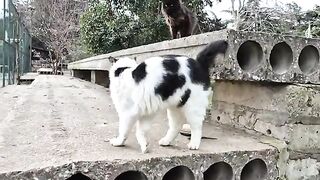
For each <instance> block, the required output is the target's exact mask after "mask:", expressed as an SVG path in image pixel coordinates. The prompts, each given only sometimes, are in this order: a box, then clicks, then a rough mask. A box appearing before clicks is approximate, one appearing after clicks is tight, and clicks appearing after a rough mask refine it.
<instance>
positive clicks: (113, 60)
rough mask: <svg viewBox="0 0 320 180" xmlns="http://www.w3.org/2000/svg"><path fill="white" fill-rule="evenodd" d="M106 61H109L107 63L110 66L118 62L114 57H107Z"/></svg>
mask: <svg viewBox="0 0 320 180" xmlns="http://www.w3.org/2000/svg"><path fill="white" fill-rule="evenodd" d="M108 60H109V62H110V63H111V64H112V63H115V62H117V61H118V59H116V58H115V57H112V56H109V57H108Z"/></svg>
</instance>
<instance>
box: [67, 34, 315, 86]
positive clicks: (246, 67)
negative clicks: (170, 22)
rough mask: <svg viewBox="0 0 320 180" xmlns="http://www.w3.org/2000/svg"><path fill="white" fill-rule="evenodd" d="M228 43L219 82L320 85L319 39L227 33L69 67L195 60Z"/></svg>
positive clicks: (217, 71)
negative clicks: (171, 57) (124, 60)
mask: <svg viewBox="0 0 320 180" xmlns="http://www.w3.org/2000/svg"><path fill="white" fill-rule="evenodd" d="M221 39H224V40H227V41H228V43H229V48H228V50H227V52H226V55H225V56H224V58H220V59H221V60H216V61H215V65H214V68H213V72H212V78H213V79H218V80H241V81H265V82H270V81H271V82H281V83H304V84H306V83H313V84H320V81H319V77H320V71H319V67H320V63H319V48H318V47H319V46H320V41H319V39H310V38H303V37H295V36H282V35H276V34H268V33H256V32H245V31H234V30H228V29H224V30H221V31H214V32H208V33H203V34H198V35H193V36H188V37H185V38H179V39H174V40H168V41H163V42H157V43H153V44H148V45H143V46H139V47H134V48H129V49H124V50H120V51H116V52H112V53H108V54H102V55H98V56H94V57H90V58H87V59H83V60H80V61H76V62H72V63H70V64H68V69H72V70H109V69H110V66H111V65H110V63H109V62H108V60H107V58H108V57H109V56H113V57H123V56H127V57H130V58H136V59H137V61H139V62H141V61H144V60H145V59H146V58H149V57H153V56H159V55H164V54H180V55H186V56H189V57H192V58H195V57H196V56H197V54H198V53H199V52H200V51H201V50H202V49H203V48H204V47H205V46H206V45H207V44H208V43H210V42H212V41H216V40H221Z"/></svg>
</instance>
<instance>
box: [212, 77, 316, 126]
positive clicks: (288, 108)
mask: <svg viewBox="0 0 320 180" xmlns="http://www.w3.org/2000/svg"><path fill="white" fill-rule="evenodd" d="M319 88H320V87H319V86H316V85H286V84H278V83H258V82H245V81H216V82H215V84H214V90H213V91H214V93H213V94H214V97H213V108H215V109H214V111H216V114H217V116H218V114H221V113H222V112H224V111H225V112H229V114H230V112H232V115H231V116H232V117H231V119H234V121H237V122H239V121H243V119H245V121H248V122H244V123H249V125H250V124H252V123H253V122H255V121H256V120H258V119H259V120H261V121H264V122H270V123H272V124H274V125H277V126H281V125H284V124H306V125H320V96H319V94H320V89H319ZM226 106H228V107H227V108H225V107H226ZM213 114H215V113H213Z"/></svg>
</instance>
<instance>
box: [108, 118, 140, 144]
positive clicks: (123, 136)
mask: <svg viewBox="0 0 320 180" xmlns="http://www.w3.org/2000/svg"><path fill="white" fill-rule="evenodd" d="M124 114H125V113H124ZM136 120H137V119H136V117H135V116H132V115H122V116H120V118H119V134H118V137H116V138H113V139H111V140H110V144H111V145H112V146H123V145H124V143H125V141H126V140H127V138H128V135H129V133H130V131H131V129H132V127H133V125H134V124H135V122H136Z"/></svg>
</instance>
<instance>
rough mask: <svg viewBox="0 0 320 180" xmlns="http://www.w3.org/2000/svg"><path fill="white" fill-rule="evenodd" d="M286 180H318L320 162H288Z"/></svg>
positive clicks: (302, 160)
mask: <svg viewBox="0 0 320 180" xmlns="http://www.w3.org/2000/svg"><path fill="white" fill-rule="evenodd" d="M286 176H287V178H288V180H301V179H308V180H318V179H320V162H319V161H317V160H316V159H310V158H308V159H300V160H289V161H288V166H287V170H286Z"/></svg>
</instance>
